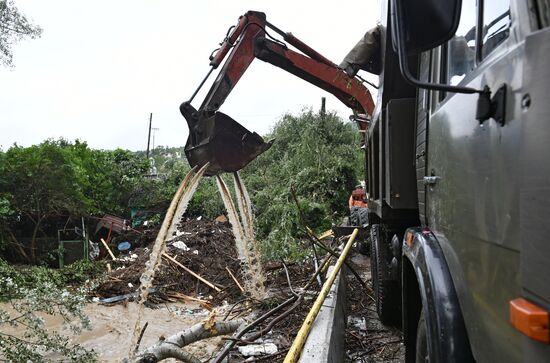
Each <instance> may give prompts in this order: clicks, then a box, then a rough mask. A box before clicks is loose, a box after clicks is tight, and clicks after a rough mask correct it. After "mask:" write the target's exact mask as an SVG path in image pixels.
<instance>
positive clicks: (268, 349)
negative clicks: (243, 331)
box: [238, 343, 278, 357]
mask: <svg viewBox="0 0 550 363" xmlns="http://www.w3.org/2000/svg"><path fill="white" fill-rule="evenodd" d="M238 349H239V353H241V354H242V355H243V356H245V357H250V356H257V355H262V354H275V353H277V351H278V349H277V346H276V345H275V344H273V343H262V344H250V345H241V346H239V347H238Z"/></svg>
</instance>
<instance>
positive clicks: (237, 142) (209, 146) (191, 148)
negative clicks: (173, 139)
mask: <svg viewBox="0 0 550 363" xmlns="http://www.w3.org/2000/svg"><path fill="white" fill-rule="evenodd" d="M180 111H181V113H182V115H183V117H185V120H186V121H187V124H188V125H189V137H188V138H187V143H186V144H185V149H184V150H185V156H186V157H187V160H188V161H189V164H190V165H191V167H193V166H195V165H198V166H199V167H200V166H203V165H204V164H206V163H208V162H210V165H209V167H208V169H207V170H206V172H205V175H209V176H212V175H217V174H219V173H223V172H234V171H237V170H240V169H242V168H244V167H245V166H246V165H247V164H248V163H250V162H251V161H252V160H254V159H255V158H256V157H258V155H260V154H261V153H263V152H264V151H266V150H267V149H269V148H270V147H271V144H272V142H267V143H266V142H265V141H264V140H263V138H262V137H261V136H260V135H258V134H257V133H255V132H250V131H249V130H247V129H246V128H245V127H243V126H242V125H241V124H239V123H238V122H237V121H235V120H233V119H232V118H231V117H229V116H227V115H226V114H224V113H222V112H219V111H218V112H214V113H213V114H211V115H206V113H205V112H199V111H197V110H195V109H194V108H193V107H192V106H191V105H190V104H189V103H187V102H186V103H183V104H182V105H181V106H180Z"/></svg>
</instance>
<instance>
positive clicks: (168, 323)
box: [0, 302, 223, 362]
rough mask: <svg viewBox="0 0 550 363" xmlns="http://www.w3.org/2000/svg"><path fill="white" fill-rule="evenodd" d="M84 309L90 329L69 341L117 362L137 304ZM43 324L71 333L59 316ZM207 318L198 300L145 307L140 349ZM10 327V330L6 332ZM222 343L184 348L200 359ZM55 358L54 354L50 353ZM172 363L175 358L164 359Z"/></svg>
mask: <svg viewBox="0 0 550 363" xmlns="http://www.w3.org/2000/svg"><path fill="white" fill-rule="evenodd" d="M8 306H9V304H0V307H1V308H2V309H6V310H8V311H9V310H10V308H9V307H8ZM85 312H86V314H87V315H88V317H89V318H90V320H91V322H92V330H84V331H83V332H82V333H81V334H80V335H78V336H74V337H72V338H71V340H72V341H73V342H75V343H79V344H82V345H83V346H84V347H86V348H87V349H94V350H95V351H96V352H98V353H99V359H100V361H101V362H119V361H121V360H122V359H123V358H126V357H127V355H128V351H129V348H130V342H131V338H132V333H133V330H134V323H135V321H136V316H137V314H138V304H137V303H133V302H132V303H127V304H117V305H114V306H106V305H101V304H96V303H89V304H87V305H86V307H85ZM43 317H44V319H45V324H46V327H47V328H48V329H51V330H56V331H60V332H63V333H65V334H67V335H69V336H70V335H71V333H70V332H69V331H68V330H66V329H63V322H62V319H61V318H58V317H55V316H50V315H45V316H43ZM207 318H208V311H207V310H204V309H202V308H201V307H200V306H199V304H198V303H193V302H190V303H186V304H183V303H170V304H165V305H161V306H159V308H158V309H150V308H148V307H144V309H143V317H142V322H143V323H144V324H145V322H149V325H148V327H147V330H146V331H145V334H144V336H143V340H142V341H141V344H140V350H141V349H145V348H147V347H149V346H151V345H153V344H154V343H155V342H156V341H157V340H158V338H159V337H160V336H170V335H172V334H175V333H177V332H178V331H181V330H183V329H185V328H188V327H191V326H192V325H194V324H196V323H199V322H201V321H203V320H205V319H207ZM10 329H11V331H9V330H10ZM3 330H6V332H9V333H13V334H17V333H21V331H20V330H19V329H17V328H16V329H14V328H11V327H3ZM222 344H223V341H222V339H221V338H219V337H218V338H211V339H207V340H203V341H199V342H196V343H194V344H191V345H189V346H188V347H186V348H184V349H185V350H187V351H188V352H190V353H192V354H194V355H195V356H196V357H197V358H199V359H200V360H206V359H207V358H208V357H210V356H211V354H212V353H213V352H215V351H216V350H217V349H219V348H220V347H221V346H222ZM49 358H50V359H53V360H55V358H56V357H54V356H50V357H49ZM166 362H175V360H166Z"/></svg>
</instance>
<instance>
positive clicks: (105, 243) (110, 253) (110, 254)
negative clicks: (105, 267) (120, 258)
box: [100, 238, 116, 261]
mask: <svg viewBox="0 0 550 363" xmlns="http://www.w3.org/2000/svg"><path fill="white" fill-rule="evenodd" d="M100 240H101V243H103V246H105V248H106V249H107V252H109V256H111V258H112V259H113V261H116V257H115V255H114V254H113V251H111V249H110V248H109V246H108V245H107V242H105V240H104V239H103V238H101V239H100Z"/></svg>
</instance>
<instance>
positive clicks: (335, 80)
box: [180, 11, 374, 175]
mask: <svg viewBox="0 0 550 363" xmlns="http://www.w3.org/2000/svg"><path fill="white" fill-rule="evenodd" d="M266 27H267V28H270V29H271V30H273V31H275V32H276V33H278V34H279V35H280V36H282V37H283V40H284V41H285V42H286V43H288V44H290V45H292V46H294V47H295V48H297V49H298V50H299V51H301V52H302V53H303V54H302V53H299V52H297V51H294V50H292V49H289V48H288V46H287V44H285V43H283V42H282V41H278V40H275V39H274V38H271V37H270V36H269V35H268V33H267V32H266ZM226 57H227V59H226ZM255 58H258V59H260V60H263V61H265V62H268V63H271V64H273V65H275V66H277V67H279V68H282V69H284V70H286V71H287V72H290V73H292V74H294V75H296V76H297V77H300V78H302V79H303V80H305V81H307V82H309V83H312V84H314V85H316V86H318V87H320V88H322V89H324V90H326V91H327V92H329V93H331V94H333V95H334V96H336V97H337V98H338V99H339V100H340V101H342V102H343V103H344V104H345V105H346V106H348V107H350V108H351V109H352V110H353V111H354V114H356V115H358V117H357V118H356V120H357V121H358V123H359V128H360V131H361V132H365V131H366V128H367V120H368V118H369V117H370V115H372V112H373V109H374V102H373V100H372V97H371V94H370V92H369V90H368V89H367V88H366V87H365V86H364V85H363V83H362V82H360V81H359V80H358V79H356V78H352V77H349V76H348V75H347V74H346V73H345V72H344V71H343V70H341V69H340V68H338V66H337V65H335V64H334V63H332V62H331V61H330V60H328V59H327V58H325V57H324V56H322V55H321V54H319V53H318V52H316V51H315V50H313V49H312V48H310V47H309V46H307V45H306V44H305V43H303V42H301V41H300V40H299V39H297V38H296V37H294V36H293V35H292V34H290V33H284V32H283V31H281V30H280V29H278V28H277V27H275V26H274V25H272V24H270V23H268V22H267V21H266V17H265V14H264V13H261V12H256V11H249V12H247V13H246V14H245V15H243V16H241V17H240V18H239V21H238V23H237V25H236V26H235V27H234V28H233V30H232V31H231V32H230V33H229V34H228V35H227V37H226V38H225V39H224V41H223V42H222V43H221V46H220V48H219V49H218V50H217V52H216V53H215V54H214V55H213V56H211V60H210V66H211V67H212V69H216V68H217V67H218V66H219V65H221V63H222V61H223V60H224V59H226V61H225V63H224V64H223V67H222V69H221V71H220V72H219V73H218V76H217V77H216V80H215V81H214V83H213V84H212V87H211V88H210V90H209V91H208V93H207V95H206V97H205V99H204V101H203V102H202V104H201V106H200V108H199V109H198V110H196V109H195V108H194V107H193V106H191V100H190V101H187V102H184V103H182V104H181V106H180V111H181V113H182V115H183V116H184V117H185V119H186V121H187V124H188V126H189V137H188V139H187V143H186V145H185V154H186V156H187V159H188V160H189V164H190V165H191V166H195V165H198V166H202V165H204V164H206V163H207V162H210V165H209V168H208V170H207V171H206V175H216V174H219V173H221V172H233V171H237V170H240V169H242V168H243V167H244V166H246V165H247V164H248V163H249V162H250V161H252V160H254V159H255V158H256V157H257V156H258V155H260V154H261V153H263V152H264V151H266V150H267V149H269V147H270V146H271V142H267V143H266V142H265V141H264V140H263V139H262V137H261V136H260V135H258V134H257V133H255V132H250V131H248V130H247V129H246V128H244V127H243V126H242V125H240V124H239V123H238V122H236V121H235V120H233V119H232V118H231V117H229V116H228V115H226V114H224V113H222V112H219V111H218V110H219V108H220V107H221V105H222V104H223V103H224V102H225V100H226V98H227V96H228V95H229V93H231V91H232V90H233V88H234V87H235V85H236V84H237V82H238V81H239V80H240V78H241V77H242V75H243V74H244V72H245V71H246V70H247V68H248V66H249V65H250V63H252V61H253V60H254V59H255ZM211 71H212V70H211ZM209 74H210V72H209ZM203 83H204V81H203ZM203 83H201V86H202V84H203ZM199 88H200V87H199ZM197 91H198V90H197ZM196 94H197V92H195V94H194V95H196ZM194 95H193V96H194ZM192 98H193V97H192Z"/></svg>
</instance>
